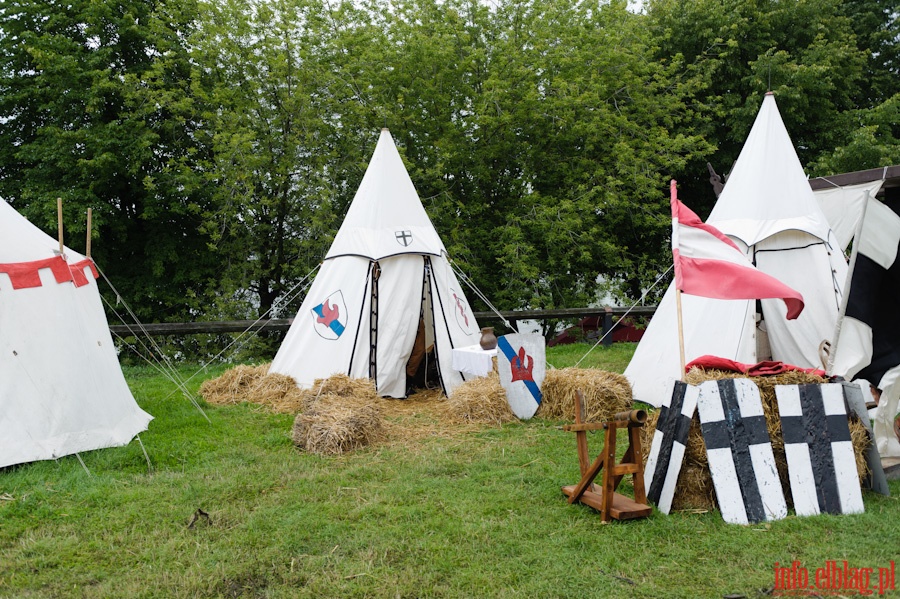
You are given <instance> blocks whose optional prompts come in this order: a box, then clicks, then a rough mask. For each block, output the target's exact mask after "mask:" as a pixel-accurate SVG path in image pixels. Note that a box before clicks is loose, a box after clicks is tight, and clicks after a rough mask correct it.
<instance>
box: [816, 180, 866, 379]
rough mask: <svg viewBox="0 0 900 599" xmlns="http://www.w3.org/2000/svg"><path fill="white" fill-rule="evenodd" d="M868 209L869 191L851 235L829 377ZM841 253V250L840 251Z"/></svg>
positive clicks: (826, 369) (826, 365)
mask: <svg viewBox="0 0 900 599" xmlns="http://www.w3.org/2000/svg"><path fill="white" fill-rule="evenodd" d="M868 209H869V190H868V189H867V190H865V198H864V199H863V209H862V213H861V214H860V216H859V223H857V225H856V233H854V234H853V248H852V249H851V250H850V266H849V267H848V268H847V278H846V280H845V281H844V289H843V290H842V292H841V307H840V310H838V317H837V322H836V323H835V325H834V335H833V337H834V341H832V343H831V350H830V351H829V352H828V363H827V364H825V372H826V373H827V374H828V375H829V376H831V375H833V374H834V373H833V372H832V369H833V368H834V356H835V354H836V353H837V348H838V340H840V338H841V328H843V325H844V316H845V315H846V313H847V301H848V299H849V298H850V283H851V282H852V281H853V271H854V270H855V269H856V257H857V255H858V254H859V243H860V237H861V236H862V230H863V223H864V222H865V220H866V211H867V210H868ZM842 253H843V250H842Z"/></svg>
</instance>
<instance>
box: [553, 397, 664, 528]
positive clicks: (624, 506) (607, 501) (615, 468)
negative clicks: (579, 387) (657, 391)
mask: <svg viewBox="0 0 900 599" xmlns="http://www.w3.org/2000/svg"><path fill="white" fill-rule="evenodd" d="M583 414H584V395H583V394H582V393H581V391H578V392H577V400H576V402H575V424H569V425H566V426H564V427H563V430H566V431H571V432H574V433H575V442H576V445H577V447H578V465H579V466H580V467H581V480H580V481H579V482H578V484H577V485H568V486H565V487H563V488H562V492H563V493H565V494H566V495H567V496H568V497H569V503H575V502H576V501H580V502H581V503H583V504H585V505H589V506H591V507H592V508H594V509H595V510H599V512H600V517H601V518H602V519H603V522H609V520H610V519H611V518H615V519H616V520H628V519H631V518H646V517H647V516H649V515H650V513H651V512H652V511H653V510H652V508H651V507H650V506H649V505H648V504H647V493H646V492H645V490H644V464H643V454H642V453H641V435H640V432H641V431H640V428H641V427H642V426H644V423H645V422H646V421H647V412H645V411H644V410H631V411H630V412H619V413H618V414H616V415H615V416H614V417H613V419H612V420H609V421H607V422H588V423H585V422H583V421H582V419H583ZM623 427H626V428H628V449H627V450H626V451H625V455H624V456H622V461H621V462H620V463H618V464H616V431H617V430H618V429H619V428H623ZM601 429H602V430H604V431H605V439H604V447H603V451H601V452H600V455H598V456H597V459H596V460H594V463H593V464H590V465H588V447H587V431H595V430H601ZM604 466H606V468H604ZM601 469H602V470H603V477H602V479H601V481H602V482H601V486H600V488H598V487H597V485H595V484H594V479H595V478H596V477H597V475H598V474H600V470H601ZM626 474H632V475H633V479H634V480H633V482H634V499H631V498H630V497H626V496H624V495H620V494H619V493H616V488H617V487H618V486H619V483H620V482H621V481H622V477H624V476H625V475H626Z"/></svg>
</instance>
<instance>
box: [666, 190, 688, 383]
mask: <svg viewBox="0 0 900 599" xmlns="http://www.w3.org/2000/svg"><path fill="white" fill-rule="evenodd" d="M669 201H670V202H671V204H672V266H673V268H674V269H675V279H674V281H673V284H674V285H675V307H676V311H677V313H678V355H679V356H680V357H681V374H680V375H679V377H678V378H679V380H681V381H684V367H685V360H684V321H683V319H682V315H681V287H679V284H680V280H679V279H680V276H679V275H680V271H679V268H678V264H676V262H677V260H678V258H676V250H677V249H678V244H679V241H678V208H677V205H678V184H677V182H676V181H675V179H672V180H671V181H669Z"/></svg>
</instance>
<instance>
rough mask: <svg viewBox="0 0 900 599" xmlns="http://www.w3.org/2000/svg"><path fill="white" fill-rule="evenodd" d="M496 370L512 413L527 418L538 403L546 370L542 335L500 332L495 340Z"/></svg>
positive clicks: (539, 402)
mask: <svg viewBox="0 0 900 599" xmlns="http://www.w3.org/2000/svg"><path fill="white" fill-rule="evenodd" d="M497 350H498V351H497V371H498V373H499V374H500V385H501V386H502V387H503V389H504V390H505V391H506V399H507V400H508V401H509V407H510V408H512V411H513V414H515V415H516V416H517V417H518V418H521V419H522V420H528V419H529V418H531V417H532V416H534V413H535V412H537V409H538V407H539V406H540V405H541V397H542V396H541V384H542V383H543V382H544V375H545V374H546V372H547V355H546V347H545V345H544V336H543V335H540V334H521V333H515V334H512V335H503V336H502V337H500V338H498V339H497Z"/></svg>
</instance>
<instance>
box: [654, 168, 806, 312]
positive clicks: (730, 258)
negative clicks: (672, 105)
mask: <svg viewBox="0 0 900 599" xmlns="http://www.w3.org/2000/svg"><path fill="white" fill-rule="evenodd" d="M670 190H671V201H672V256H673V258H674V261H675V286H676V288H677V289H679V290H681V291H682V292H684V293H687V294H690V295H699V296H702V297H709V298H715V299H765V298H781V299H783V300H784V303H785V304H786V305H787V318H788V320H793V319H795V318H797V317H798V316H799V315H800V312H801V311H802V310H803V296H802V295H801V294H800V293H799V292H798V291H795V290H794V289H791V288H790V287H788V286H787V285H785V284H784V283H782V282H781V281H779V280H778V279H776V278H775V277H772V276H770V275H767V274H766V273H764V272H761V271H759V270H757V269H756V267H754V266H753V264H751V263H750V261H749V260H748V259H747V257H746V256H745V255H744V252H742V251H741V250H740V248H738V246H737V245H735V243H734V242H733V241H731V239H729V238H728V237H727V236H726V235H725V234H724V233H722V232H721V231H719V230H718V229H716V228H715V227H713V226H712V225H708V224H706V223H704V222H703V221H701V220H700V217H698V216H697V215H696V214H695V213H694V212H693V211H692V210H691V209H690V208H688V207H687V206H685V205H684V204H682V203H681V201H680V200H679V199H678V196H677V192H676V187H675V180H674V179H673V180H672V183H671V186H670Z"/></svg>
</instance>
